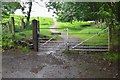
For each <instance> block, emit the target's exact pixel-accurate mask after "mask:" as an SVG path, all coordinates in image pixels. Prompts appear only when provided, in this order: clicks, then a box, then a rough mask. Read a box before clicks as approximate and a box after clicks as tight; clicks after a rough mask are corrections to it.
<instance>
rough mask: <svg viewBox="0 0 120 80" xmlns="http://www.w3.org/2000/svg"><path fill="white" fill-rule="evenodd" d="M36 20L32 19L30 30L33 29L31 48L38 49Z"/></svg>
mask: <svg viewBox="0 0 120 80" xmlns="http://www.w3.org/2000/svg"><path fill="white" fill-rule="evenodd" d="M37 26H38V25H37V20H35V19H34V20H32V30H33V48H34V50H35V51H38V34H37V31H38V30H37Z"/></svg>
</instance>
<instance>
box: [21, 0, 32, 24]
mask: <svg viewBox="0 0 120 80" xmlns="http://www.w3.org/2000/svg"><path fill="white" fill-rule="evenodd" d="M26 4H28V6H29V7H28V11H27V12H25V11H24V10H25V8H26ZM21 9H22V12H23V14H26V15H25V16H26V18H27V21H26V26H28V24H29V20H30V13H31V10H32V2H25V3H23V7H22V8H21Z"/></svg>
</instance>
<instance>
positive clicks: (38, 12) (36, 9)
mask: <svg viewBox="0 0 120 80" xmlns="http://www.w3.org/2000/svg"><path fill="white" fill-rule="evenodd" d="M27 10H28V8H27V9H26V11H27ZM15 14H16V15H23V14H22V11H21V9H17V10H16V11H15ZM52 15H53V13H52V11H50V12H48V9H47V8H46V7H45V3H44V2H40V1H39V2H38V3H36V2H33V3H32V11H31V16H32V17H37V16H42V17H51V18H52V17H53V16H52Z"/></svg>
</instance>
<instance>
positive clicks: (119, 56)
mask: <svg viewBox="0 0 120 80" xmlns="http://www.w3.org/2000/svg"><path fill="white" fill-rule="evenodd" d="M102 58H103V59H106V60H108V61H112V62H115V61H119V60H120V54H119V53H109V52H107V53H105V54H103V56H102Z"/></svg>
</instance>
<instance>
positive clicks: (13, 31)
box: [11, 17, 15, 36]
mask: <svg viewBox="0 0 120 80" xmlns="http://www.w3.org/2000/svg"><path fill="white" fill-rule="evenodd" d="M11 19H12V34H13V36H14V35H15V23H14V17H11Z"/></svg>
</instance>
